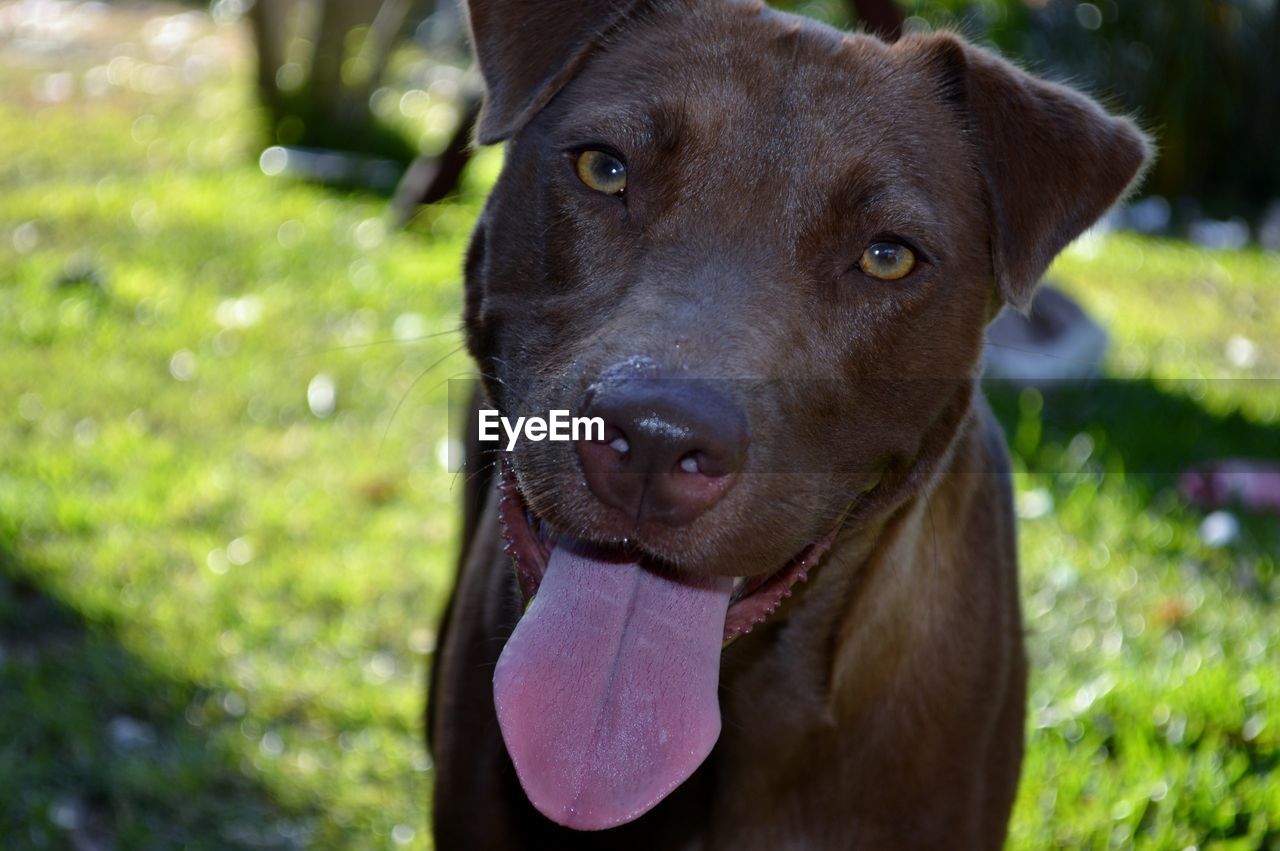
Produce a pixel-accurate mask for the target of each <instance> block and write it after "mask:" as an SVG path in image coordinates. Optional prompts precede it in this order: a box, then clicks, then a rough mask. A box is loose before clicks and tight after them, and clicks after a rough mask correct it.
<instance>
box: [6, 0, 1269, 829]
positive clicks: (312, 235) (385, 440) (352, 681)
mask: <svg viewBox="0 0 1280 851" xmlns="http://www.w3.org/2000/svg"><path fill="white" fill-rule="evenodd" d="M3 8H4V7H3V6H0V9H3ZM163 11H164V12H166V13H171V12H172V11H174V10H173V9H169V8H166V9H163ZM151 14H152V13H150V12H147V11H146V10H145V9H144V10H142V11H140V12H129V13H127V14H123V15H122V14H121V13H114V12H113V13H111V15H110V16H108V17H110V21H104V22H102V23H101V24H100V25H96V29H95V30H94V31H93V34H83V35H81V36H79V37H77V41H76V44H77V45H79V46H78V47H77V48H76V49H74V50H71V51H61V52H57V51H54V52H50V51H44V52H42V51H40V50H34V49H31V47H30V45H26V46H25V47H22V48H21V49H20V48H19V46H15V45H14V44H13V43H12V40H10V41H6V40H5V39H7V38H10V36H11V35H12V34H5V33H4V32H3V31H0V128H2V129H0V801H3V803H2V804H0V839H2V841H0V845H3V847H13V848H23V847H53V848H61V847H67V846H68V844H82V843H85V842H100V843H106V844H107V845H108V846H112V845H113V846H114V847H119V848H147V847H179V846H187V847H203V848H225V847H263V846H266V847H273V846H299V845H301V846H316V847H325V848H356V847H386V846H388V845H394V844H397V843H399V844H402V845H408V846H412V847H424V846H426V845H428V844H429V840H428V839H427V833H428V818H429V815H428V812H427V795H428V791H429V788H430V783H431V770H430V762H429V761H428V760H427V759H426V757H425V756H424V753H423V749H422V747H421V734H420V733H421V731H420V721H419V718H420V714H421V709H422V699H423V695H422V688H421V687H422V682H423V679H424V676H425V666H426V663H427V661H428V658H429V654H430V653H431V651H432V648H433V646H434V641H435V633H434V627H435V624H436V620H437V615H438V612H439V608H440V605H441V603H442V601H443V594H444V593H445V591H446V590H447V588H448V585H449V583H450V581H451V565H452V562H451V559H452V553H453V549H454V546H455V540H454V529H455V523H454V521H455V517H456V513H457V508H456V504H457V502H458V492H457V491H458V489H457V487H455V486H454V482H453V477H452V476H451V475H450V474H449V473H448V472H447V471H446V469H445V464H444V462H443V460H442V458H441V454H442V446H443V441H444V440H445V438H446V434H447V430H448V428H447V426H448V424H447V418H446V417H445V414H444V400H445V382H446V381H447V379H448V378H450V377H451V376H455V375H459V374H461V373H464V372H465V371H466V369H467V367H468V363H467V361H466V358H465V356H464V355H462V354H460V353H455V354H452V356H450V353H453V352H454V351H455V349H456V348H457V346H458V344H459V343H460V338H459V336H458V335H457V333H456V332H454V330H453V329H454V328H455V327H456V323H457V315H458V311H459V295H460V280H459V278H460V272H459V269H460V260H459V257H460V252H461V250H462V247H463V244H464V240H465V235H466V233H467V230H468V228H469V225H470V222H471V221H472V220H473V218H474V215H475V213H476V212H477V210H478V205H479V199H480V198H481V196H482V194H483V187H484V185H485V183H486V181H487V179H488V176H489V175H491V173H492V165H493V158H492V157H490V158H489V160H488V161H487V162H485V163H482V167H481V168H480V169H479V170H478V172H477V173H476V174H474V175H472V176H471V177H470V178H469V181H470V182H469V183H468V185H467V188H466V191H465V193H464V200H462V201H461V202H457V203H453V204H449V205H445V206H443V207H441V208H440V209H438V210H436V211H433V212H432V213H430V214H427V215H424V216H423V217H421V218H420V219H419V220H418V221H417V222H416V223H415V225H414V227H413V228H412V229H411V230H410V231H409V232H405V233H396V232H388V231H387V230H386V229H385V228H384V227H383V225H382V220H381V216H382V206H383V202H382V201H381V200H380V199H377V198H373V197H367V196H362V195H350V194H338V193H334V192H330V191H326V190H323V189H319V188H314V187H307V186H301V185H296V184H290V183H285V182H280V181H278V180H273V179H271V178H267V177H264V176H263V175H262V174H261V173H260V172H259V170H258V169H257V167H256V148H255V144H254V137H253V133H252V130H253V115H252V112H251V110H250V101H249V89H248V85H247V66H246V52H245V45H244V42H243V33H242V31H241V30H240V29H238V28H237V27H224V28H214V27H213V26H212V25H211V24H209V23H208V22H207V20H204V21H203V22H200V21H196V24H197V26H196V30H195V31H194V33H195V34H194V37H193V38H191V39H187V40H186V41H184V42H183V43H181V44H180V45H179V47H178V48H177V49H176V50H175V51H174V52H173V54H172V55H169V56H166V55H164V54H163V52H161V51H157V49H156V47H155V43H154V39H152V41H151V42H148V40H147V38H145V37H144V36H143V35H139V33H147V32H150V33H151V34H152V36H154V34H155V33H156V32H158V31H159V30H158V29H156V25H152V29H151V30H143V29H140V28H139V25H140V24H141V22H143V21H146V20H147V19H148V17H149V16H150V15H151ZM130 16H132V17H130ZM192 20H195V19H192ZM108 24H109V25H108ZM112 26H114V27H117V28H118V31H113V30H112V29H111V27H112ZM122 40H128V41H130V42H131V45H130V46H129V47H113V46H112V45H114V44H116V43H117V42H119V41H122ZM149 45H150V46H149ZM113 56H116V57H119V56H125V57H130V58H127V59H124V60H121V59H119V58H117V59H116V61H114V62H112V61H111V60H112V58H113ZM192 57H195V58H194V59H193V58H192ZM166 67H168V68H174V69H177V70H176V71H174V72H172V73H170V72H166V71H164V70H163V68H166ZM94 69H101V70H94ZM156 69H161V70H156ZM61 71H67V72H69V73H70V75H71V76H70V77H69V78H54V79H53V80H52V81H51V79H50V78H49V77H47V76H46V75H47V74H49V73H50V72H61ZM67 85H69V86H70V94H69V96H68V97H67V98H66V99H59V98H58V95H59V93H60V92H61V91H62V89H63V88H65V86H67ZM1055 276H1056V277H1057V278H1058V279H1059V280H1060V281H1062V282H1064V283H1065V284H1066V285H1067V286H1068V287H1069V288H1070V289H1071V290H1072V291H1073V292H1075V293H1076V294H1077V295H1078V296H1079V297H1080V298H1081V299H1082V300H1083V301H1085V302H1086V303H1087V304H1088V305H1089V306H1090V308H1091V309H1092V310H1093V312H1094V313H1095V314H1096V315H1098V316H1099V317H1100V318H1102V319H1103V320H1105V322H1106V323H1107V325H1108V327H1109V328H1110V330H1111V332H1112V335H1113V337H1114V340H1115V346H1114V348H1113V352H1112V355H1111V370H1112V372H1113V374H1114V375H1115V376H1118V377H1120V378H1123V379H1124V380H1116V381H1106V382H1099V383H1097V384H1095V385H1093V386H1091V387H1089V388H1085V389H1080V388H1076V389H1074V390H1070V391H1065V392H1063V393H1058V394H1049V395H1047V396H1046V397H1044V398H1041V397H1039V396H1038V395H1036V394H1034V393H1022V394H1020V393H1017V392H1012V391H1009V390H1007V389H999V390H998V392H997V393H996V403H997V408H998V410H999V411H1000V413H1001V416H1002V418H1003V419H1004V420H1005V422H1006V424H1007V425H1008V427H1009V430H1010V436H1011V440H1012V442H1013V444H1014V447H1015V450H1016V456H1017V457H1016V460H1017V463H1018V464H1019V466H1020V468H1021V469H1023V470H1026V471H1028V472H1025V473H1023V474H1020V476H1019V487H1020V506H1021V510H1022V513H1023V514H1024V515H1026V517H1025V518H1024V521H1023V524H1022V552H1023V567H1024V577H1025V581H1024V600H1025V607H1026V613H1027V620H1028V630H1029V641H1030V647H1031V653H1032V656H1033V660H1034V664H1035V675H1034V678H1033V682H1032V698H1031V703H1032V707H1031V711H1030V719H1029V727H1030V731H1029V732H1030V752H1029V757H1028V760H1027V765H1026V771H1025V774H1024V781H1023V786H1022V794H1021V798H1020V802H1019V807H1018V811H1017V815H1016V819H1015V823H1014V827H1013V841H1012V843H1011V844H1012V846H1013V847H1015V848H1020V849H1028V850H1030V849H1041V848H1049V847H1063V848H1077V847H1091V848H1092V847H1108V846H1112V845H1114V846H1117V847H1127V846H1130V845H1134V844H1136V845H1138V846H1140V847H1149V848H1176V849H1180V848H1184V847H1186V846H1191V845H1198V846H1200V847H1223V848H1240V849H1256V848H1274V847H1280V780H1278V779H1276V777H1275V772H1276V771H1277V770H1280V673H1278V672H1277V668H1278V667H1280V644H1278V641H1280V640H1278V639H1277V637H1276V634H1275V633H1276V624H1277V616H1276V611H1275V605H1276V600H1277V598H1278V597H1280V574H1278V571H1277V556H1276V553H1277V551H1278V550H1280V525H1278V524H1277V522H1276V521H1275V520H1268V519H1262V518H1256V517H1248V516H1244V515H1240V519H1241V520H1242V523H1243V526H1242V529H1241V533H1240V536H1239V538H1238V540H1237V541H1235V542H1234V543H1231V544H1229V545H1227V546H1224V547H1217V548H1210V547H1209V546H1207V545H1206V544H1205V543H1203V542H1202V541H1201V539H1200V537H1199V536H1198V534H1197V529H1198V526H1199V524H1200V522H1201V520H1202V519H1203V517H1202V514H1201V513H1200V512H1198V511H1196V510H1193V509H1189V508H1187V507H1185V506H1184V505H1183V504H1182V503H1181V502H1180V501H1179V499H1178V497H1177V494H1176V492H1175V491H1174V489H1173V483H1174V480H1175V474H1176V473H1177V471H1178V470H1180V469H1181V468H1182V467H1183V466H1185V465H1186V464H1188V463H1190V462H1192V461H1194V460H1200V459H1205V458H1213V457H1221V456H1225V455H1229V454H1240V455H1251V456H1270V457H1272V458H1275V457H1277V456H1278V455H1280V419H1278V415H1277V409H1278V402H1280V393H1277V391H1276V389H1275V388H1272V387H1271V386H1270V384H1268V382H1266V381H1261V380H1256V379H1259V378H1263V377H1267V376H1275V375H1277V374H1278V373H1280V348H1278V347H1277V344H1276V337H1277V331H1278V330H1280V328H1278V327H1277V319H1276V317H1277V316H1280V259H1278V258H1277V257H1275V256H1274V255H1273V256H1265V255H1261V254H1258V253H1251V252H1246V253H1242V254H1236V255H1228V254H1214V255H1205V254H1202V253H1198V252H1196V251H1194V250H1192V249H1191V248H1189V247H1187V246H1185V245H1182V244H1178V243H1174V242H1162V241H1151V240H1140V239H1137V238H1131V237H1123V238H1120V237H1116V238H1111V239H1107V240H1103V241H1101V242H1088V243H1084V244H1082V245H1081V246H1079V247H1078V248H1077V249H1075V250H1073V251H1072V252H1071V253H1070V255H1069V256H1068V257H1067V258H1066V259H1065V260H1063V261H1062V262H1061V263H1060V264H1059V265H1058V267H1057V269H1056V270H1055ZM436 334H439V336H431V335H436ZM1232 337H1240V338H1243V339H1245V340H1247V341H1251V342H1252V343H1253V344H1254V347H1255V351H1254V359H1253V363H1252V365H1245V366H1240V365H1238V364H1239V363H1244V361H1242V360H1241V358H1240V357H1239V356H1238V355H1239V353H1240V351H1242V347H1241V344H1240V343H1239V342H1238V341H1237V342H1235V343H1230V344H1229V341H1230V340H1231V338H1232ZM1229 348H1230V350H1231V351H1232V352H1234V353H1235V354H1236V355H1237V357H1236V359H1235V360H1236V364H1235V365H1233V363H1232V361H1231V360H1230V359H1229V358H1228V349H1229ZM1219 378H1235V379H1255V380H1252V381H1249V380H1235V381H1221V380H1216V379H1219ZM1167 379H1196V380H1194V381H1172V380H1167ZM331 394H332V395H331ZM1081 435H1084V436H1083V437H1082V436H1081ZM1048 471H1053V472H1048ZM1064 471H1071V472H1069V474H1068V472H1064ZM1104 471H1106V472H1105V474H1104ZM1215 843H1219V844H1218V845H1216V846H1215ZM82 847H88V846H83V845H82Z"/></svg>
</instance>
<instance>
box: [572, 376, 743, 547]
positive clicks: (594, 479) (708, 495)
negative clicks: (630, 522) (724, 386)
mask: <svg viewBox="0 0 1280 851" xmlns="http://www.w3.org/2000/svg"><path fill="white" fill-rule="evenodd" d="M611 373H612V374H611ZM581 410H582V415H583V416H587V417H600V418H601V419H602V420H604V439H603V440H595V441H591V440H580V441H578V456H579V457H580V458H581V459H582V469H583V472H585V473H586V476H587V484H588V485H589V486H590V487H591V491H592V492H593V493H594V494H595V495H596V496H597V497H599V498H600V500H601V501H602V502H604V503H605V504H606V505H611V506H613V507H614V508H618V509H620V510H622V511H625V512H627V513H628V514H629V515H631V516H632V517H634V518H635V519H636V520H638V521H639V520H648V521H654V522H659V523H665V524H668V525H670V526H683V525H685V524H687V523H690V522H692V521H693V520H694V519H695V518H697V517H698V516H699V515H701V514H702V513H703V512H705V511H706V510H707V509H709V508H710V507H711V506H713V505H715V504H716V502H718V501H719V500H720V498H721V497H722V496H724V494H725V492H726V491H728V490H729V488H730V487H731V486H732V485H733V482H734V480H735V479H736V478H737V475H738V473H739V472H740V471H741V470H742V466H743V464H744V463H745V461H746V458H747V445H748V443H749V441H750V437H749V433H748V429H747V418H746V415H745V414H744V413H743V412H742V409H741V408H740V407H738V405H736V404H735V403H734V402H733V400H732V399H730V398H729V397H728V396H727V395H726V394H725V393H724V392H722V391H721V390H719V389H717V388H716V387H715V386H714V385H713V384H712V383H711V382H709V381H706V380H703V379H693V378H663V377H656V376H654V375H652V374H649V375H631V376H628V375H625V373H624V374H623V375H618V374H617V372H616V371H614V370H611V371H610V372H609V373H606V376H605V377H604V378H602V379H601V381H599V382H597V383H596V384H595V385H593V386H592V387H591V389H589V390H588V391H587V395H586V397H585V398H584V399H583V404H582V408H581Z"/></svg>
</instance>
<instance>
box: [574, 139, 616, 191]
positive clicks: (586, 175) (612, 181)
mask: <svg viewBox="0 0 1280 851" xmlns="http://www.w3.org/2000/svg"><path fill="white" fill-rule="evenodd" d="M576 170H577V172H578V179H579V180H581V181H582V182H583V183H585V184H586V185H587V186H589V187H590V188H592V189H594V190H595V191H597V192H603V193H604V194H606V195H622V193H623V192H625V191H626V188H627V166H626V163H624V162H623V161H622V160H620V159H618V158H617V157H615V156H614V155H613V154H608V153H605V152H604V151H597V150H595V149H594V148H589V149H587V150H585V151H582V152H581V153H579V154H578V162H577V165H576Z"/></svg>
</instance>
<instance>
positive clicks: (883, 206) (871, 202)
mask: <svg viewBox="0 0 1280 851" xmlns="http://www.w3.org/2000/svg"><path fill="white" fill-rule="evenodd" d="M813 200H816V199H811V200H810V203H813ZM802 203H803V202H802ZM817 203H819V204H821V205H822V206H821V209H823V212H824V215H823V219H826V220H828V221H849V220H851V219H854V220H859V221H861V222H863V223H864V224H865V225H866V226H867V227H870V228H872V229H874V230H876V231H878V232H881V233H886V234H894V235H896V236H899V237H901V238H903V239H910V240H912V241H915V242H918V243H919V248H920V249H922V250H923V251H925V252H926V253H927V254H929V255H930V256H931V257H932V258H933V259H934V260H937V261H945V260H946V259H947V253H948V250H947V249H948V235H947V234H946V233H945V232H944V230H943V227H942V221H941V219H940V217H939V215H938V212H937V210H936V208H935V207H934V205H933V204H932V203H930V199H929V195H928V193H927V191H924V190H923V189H922V188H921V187H919V186H917V185H916V184H914V183H913V182H912V181H911V180H910V179H909V178H907V177H901V176H897V175H893V174H882V173H878V172H877V166H876V164H875V163H873V162H870V161H867V160H864V161H861V162H857V163H855V164H853V165H852V166H850V167H849V168H848V169H846V170H845V171H844V173H843V174H842V175H841V176H840V177H839V178H838V179H837V180H836V181H835V183H834V184H833V186H832V187H829V188H828V190H827V193H826V197H825V199H823V200H822V201H818V202H817Z"/></svg>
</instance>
